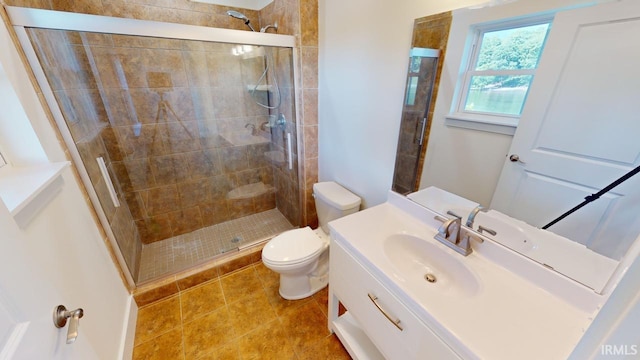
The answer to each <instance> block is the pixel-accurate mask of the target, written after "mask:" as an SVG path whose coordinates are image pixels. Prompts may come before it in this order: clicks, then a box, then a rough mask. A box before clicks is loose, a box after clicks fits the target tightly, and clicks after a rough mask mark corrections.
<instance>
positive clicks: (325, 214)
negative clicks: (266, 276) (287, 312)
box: [262, 181, 361, 300]
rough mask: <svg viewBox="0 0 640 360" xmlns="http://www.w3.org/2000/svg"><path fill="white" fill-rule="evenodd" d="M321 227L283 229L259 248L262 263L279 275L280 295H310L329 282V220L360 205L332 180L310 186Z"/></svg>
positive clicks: (296, 298)
mask: <svg viewBox="0 0 640 360" xmlns="http://www.w3.org/2000/svg"><path fill="white" fill-rule="evenodd" d="M313 197H314V198H315V204H316V211H317V213H318V222H319V223H320V227H319V228H318V229H316V230H312V229H311V228H310V227H308V226H307V227H304V228H301V229H294V230H289V231H286V232H284V233H282V234H280V235H278V236H276V237H274V238H273V239H271V240H269V242H267V244H266V245H265V247H264V249H263V250H262V262H263V263H264V265H265V266H266V267H267V268H269V269H271V270H273V271H275V272H277V273H279V274H280V289H279V292H280V296H282V297H283V298H285V299H287V300H298V299H303V298H306V297H308V296H311V295H313V294H315V293H316V292H318V291H319V290H321V289H323V288H324V287H325V286H327V283H328V282H329V235H328V233H329V227H328V225H327V224H328V222H329V221H331V220H335V219H337V218H340V217H342V216H346V215H349V214H352V213H354V212H356V211H358V210H359V208H360V202H361V200H360V198H359V197H358V196H356V195H354V194H353V193H351V192H350V191H349V190H347V189H345V188H343V187H342V186H340V185H338V184H337V183H335V182H333V181H329V182H321V183H316V184H314V185H313Z"/></svg>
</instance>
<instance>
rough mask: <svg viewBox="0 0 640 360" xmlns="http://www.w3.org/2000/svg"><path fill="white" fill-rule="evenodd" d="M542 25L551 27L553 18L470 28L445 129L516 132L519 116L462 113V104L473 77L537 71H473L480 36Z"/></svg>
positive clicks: (480, 25)
mask: <svg viewBox="0 0 640 360" xmlns="http://www.w3.org/2000/svg"><path fill="white" fill-rule="evenodd" d="M544 23H550V24H553V16H552V15H548V14H547V15H544V16H537V17H527V18H520V19H517V20H508V21H501V22H497V23H491V24H476V25H473V26H472V27H471V28H470V33H471V34H472V35H471V36H472V38H473V40H472V42H471V43H470V45H469V48H470V53H469V54H470V56H469V58H468V60H467V61H466V64H465V70H464V71H463V72H462V73H461V74H460V75H461V76H460V78H459V79H458V85H457V88H458V92H457V94H458V95H457V97H456V98H454V102H453V104H452V105H453V106H452V110H453V112H451V113H449V114H448V115H447V116H446V119H447V125H448V126H453V127H461V128H466V129H472V130H482V131H487V132H493V133H498V134H505V135H513V134H514V133H515V130H516V128H517V127H518V122H519V120H520V115H506V114H496V113H484V112H478V111H466V110H464V105H465V104H464V103H465V101H466V99H467V94H468V92H469V83H470V82H471V78H472V76H473V75H478V74H482V75H534V76H535V72H536V70H537V69H523V70H495V71H487V70H484V71H477V70H473V67H474V66H475V64H476V62H477V59H478V56H479V52H480V51H479V49H480V47H479V46H478V45H479V44H480V42H481V40H482V36H483V34H484V33H486V32H491V31H496V30H502V29H509V28H516V27H521V26H530V25H531V26H533V25H538V24H544ZM545 43H546V40H545ZM542 52H544V47H543V48H542ZM525 102H526V100H525Z"/></svg>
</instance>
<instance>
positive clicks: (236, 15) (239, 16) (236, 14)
mask: <svg viewBox="0 0 640 360" xmlns="http://www.w3.org/2000/svg"><path fill="white" fill-rule="evenodd" d="M227 15H229V16H231V17H234V18H236V19H240V20H249V19H248V18H247V17H246V16H244V14H243V13H241V12H239V11H234V10H229V11H227Z"/></svg>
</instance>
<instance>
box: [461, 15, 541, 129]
mask: <svg viewBox="0 0 640 360" xmlns="http://www.w3.org/2000/svg"><path fill="white" fill-rule="evenodd" d="M550 27H551V22H550V19H544V20H541V19H538V20H537V21H533V22H532V21H530V22H527V23H526V24H523V23H522V22H520V23H518V24H514V23H509V24H506V25H505V24H502V25H501V26H492V27H485V28H479V29H478V31H477V34H476V41H475V44H476V46H474V51H473V52H472V54H471V61H470V64H469V67H468V70H467V71H466V73H465V76H464V83H463V88H462V92H461V97H460V102H459V105H458V108H457V112H458V113H476V114H483V115H494V116H504V117H513V118H519V117H520V114H521V113H522V108H523V106H524V103H525V100H526V98H527V93H528V91H529V85H531V82H532V81H533V76H534V74H535V71H536V68H537V67H538V61H539V60H540V54H542V49H543V47H544V43H545V40H546V38H547V34H548V32H549V29H550Z"/></svg>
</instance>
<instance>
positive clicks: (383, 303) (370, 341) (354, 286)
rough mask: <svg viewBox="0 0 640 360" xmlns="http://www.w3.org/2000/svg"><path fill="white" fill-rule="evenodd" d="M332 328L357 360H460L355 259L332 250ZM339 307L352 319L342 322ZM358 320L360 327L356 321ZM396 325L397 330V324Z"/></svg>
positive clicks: (344, 250)
mask: <svg viewBox="0 0 640 360" xmlns="http://www.w3.org/2000/svg"><path fill="white" fill-rule="evenodd" d="M330 249H331V250H330V251H331V256H330V264H331V265H330V266H331V270H330V281H329V284H330V285H329V312H330V313H329V326H330V328H331V329H332V330H333V331H334V332H335V333H336V335H338V337H339V338H340V340H341V341H342V343H343V344H344V345H345V347H346V348H347V350H348V351H349V353H350V354H351V356H352V357H354V358H355V359H390V360H394V359H398V360H406V359H438V360H446V359H460V357H459V356H458V355H457V354H456V353H455V352H454V351H453V350H452V349H451V348H450V347H449V346H448V345H447V344H445V343H444V342H443V341H442V340H441V339H440V338H439V337H438V336H437V335H435V334H434V333H433V332H432V331H431V330H430V329H429V327H428V326H427V325H426V324H425V323H424V322H423V321H421V320H420V319H419V318H418V317H416V316H415V315H414V314H413V313H412V312H411V311H410V310H409V309H408V308H407V307H406V306H405V305H404V304H403V302H402V301H401V300H400V298H401V297H402V295H400V296H396V294H394V293H393V292H392V291H390V290H389V289H388V288H387V287H385V286H384V285H383V284H382V283H381V282H380V281H378V280H377V279H376V277H375V276H374V275H373V274H372V273H371V272H370V271H368V270H367V269H366V268H365V267H364V266H363V265H362V264H361V263H360V262H359V261H358V260H357V259H356V257H354V256H353V254H352V252H353V250H349V247H348V245H347V246H345V245H343V244H341V242H340V241H336V240H334V239H332V241H331V246H330ZM338 302H341V303H342V304H343V305H344V306H345V307H346V308H347V310H348V311H347V313H345V314H343V315H342V316H340V317H338ZM354 320H355V321H354ZM396 322H397V324H396Z"/></svg>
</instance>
